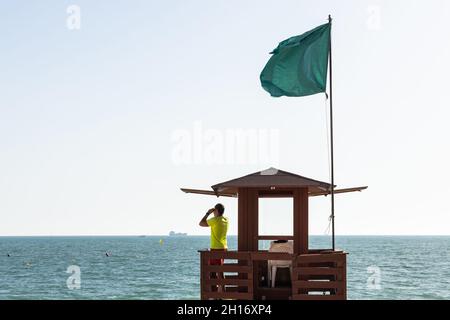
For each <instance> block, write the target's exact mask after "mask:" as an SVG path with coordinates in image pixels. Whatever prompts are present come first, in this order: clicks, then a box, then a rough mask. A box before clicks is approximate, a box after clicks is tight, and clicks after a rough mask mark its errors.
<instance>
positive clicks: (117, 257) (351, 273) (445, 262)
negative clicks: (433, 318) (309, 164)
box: [0, 236, 450, 300]
mask: <svg viewBox="0 0 450 320" xmlns="http://www.w3.org/2000/svg"><path fill="white" fill-rule="evenodd" d="M228 241H229V247H230V249H234V248H236V244H237V238H236V237H235V236H230V237H229V239H228ZM208 245H209V237H207V236H180V237H177V236H122V237H0V299H1V300H10V299H32V300H35V299H39V300H40V299H70V300H73V299H199V297H200V291H199V253H198V250H201V249H205V248H207V247H208ZM268 245H269V244H268V243H261V248H266V247H267V246H268ZM336 246H337V247H338V248H340V249H343V250H345V251H346V252H348V253H349V255H348V260H347V281H348V284H347V285H348V299H352V300H367V299H370V300H399V299H401V300H422V299H427V300H430V299H439V300H444V299H445V300H448V299H450V236H442V237H435V236H433V237H431V236H430V237H418V236H410V237H406V236H376V237H375V236H338V237H337V238H336ZM329 247H330V237H329V236H311V237H310V248H311V249H320V248H329Z"/></svg>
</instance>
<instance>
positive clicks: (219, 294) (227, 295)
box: [205, 292, 253, 300]
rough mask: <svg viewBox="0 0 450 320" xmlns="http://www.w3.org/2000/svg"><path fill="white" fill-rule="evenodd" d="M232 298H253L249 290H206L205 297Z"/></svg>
mask: <svg viewBox="0 0 450 320" xmlns="http://www.w3.org/2000/svg"><path fill="white" fill-rule="evenodd" d="M209 298H212V299H232V300H253V293H249V292H208V293H206V294H205V299H209Z"/></svg>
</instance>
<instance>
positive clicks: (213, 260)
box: [209, 249, 227, 266]
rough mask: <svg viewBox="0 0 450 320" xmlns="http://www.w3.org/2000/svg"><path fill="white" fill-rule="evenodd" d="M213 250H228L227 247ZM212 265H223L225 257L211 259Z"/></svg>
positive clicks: (210, 263)
mask: <svg viewBox="0 0 450 320" xmlns="http://www.w3.org/2000/svg"><path fill="white" fill-rule="evenodd" d="M211 251H227V249H211ZM209 265H210V266H221V265H223V259H209Z"/></svg>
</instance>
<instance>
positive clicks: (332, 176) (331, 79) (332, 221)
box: [328, 15, 336, 251]
mask: <svg viewBox="0 0 450 320" xmlns="http://www.w3.org/2000/svg"><path fill="white" fill-rule="evenodd" d="M332 21H333V19H332V18H331V15H328V22H329V23H330V27H331V23H332ZM329 58H330V144H331V147H330V148H331V152H330V153H331V156H330V157H331V237H332V242H333V251H334V250H335V248H336V246H335V237H334V141H333V63H332V62H333V60H332V51H331V29H330V53H329Z"/></svg>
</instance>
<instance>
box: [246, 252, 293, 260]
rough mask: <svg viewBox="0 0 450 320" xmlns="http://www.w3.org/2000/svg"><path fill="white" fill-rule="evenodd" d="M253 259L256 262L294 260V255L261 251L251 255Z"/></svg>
mask: <svg viewBox="0 0 450 320" xmlns="http://www.w3.org/2000/svg"><path fill="white" fill-rule="evenodd" d="M250 256H251V259H252V260H254V261H267V260H283V261H284V260H292V259H293V258H294V255H292V254H289V253H282V252H268V251H259V252H252V253H251V254H250Z"/></svg>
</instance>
